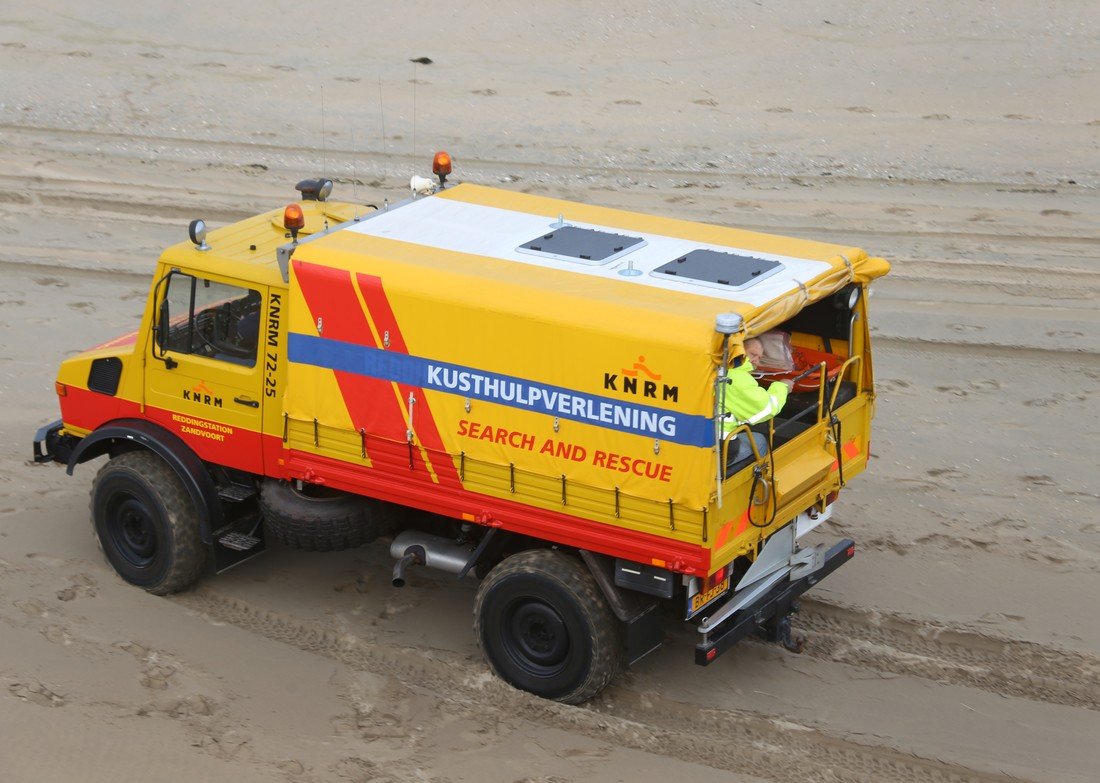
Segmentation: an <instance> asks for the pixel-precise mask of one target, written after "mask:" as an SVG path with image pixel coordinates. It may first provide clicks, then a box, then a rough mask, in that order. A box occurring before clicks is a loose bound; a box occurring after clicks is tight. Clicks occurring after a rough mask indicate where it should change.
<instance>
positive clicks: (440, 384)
mask: <svg viewBox="0 0 1100 783" xmlns="http://www.w3.org/2000/svg"><path fill="white" fill-rule="evenodd" d="M287 350H288V356H289V358H290V361H292V362H295V363H297V364H308V365H311V366H314V367H324V368H326V369H329V370H339V371H341V372H348V373H353V374H355V375H364V376H367V377H370V378H380V379H382V380H386V381H394V382H396V383H403V384H406V385H408V386H419V387H420V388H422V389H433V390H435V391H441V392H447V393H449V394H455V395H458V396H460V397H469V398H470V399H475V400H485V401H487V402H495V403H497V404H498V405H507V406H509V407H512V408H519V409H521V410H528V411H534V412H535V413H544V414H546V415H548V416H557V417H559V418H562V419H568V420H570V421H578V422H581V423H583V424H591V425H594V426H596V427H604V428H606V429H612V430H616V431H618V432H628V433H631V434H633V435H644V436H645V437H648V438H654V439H656V440H663V441H670V442H672V443H680V444H683V445H685V446H700V447H709V446H712V445H714V425H713V423H712V420H711V419H709V418H707V417H706V416H698V415H691V414H686V413H678V412H676V411H670V410H665V409H664V408H656V407H653V406H650V405H638V404H636V403H632V402H627V401H624V400H619V399H614V398H611V397H603V396H600V395H597V394H587V393H585V392H580V391H576V390H574V389H567V388H565V387H562V386H554V385H552V384H547V383H539V382H538V381H531V380H527V379H525V378H517V377H515V376H512V375H501V374H500V373H494V372H489V371H487V370H477V369H474V368H472V367H465V366H463V365H460V364H451V363H449V362H439V361H435V360H434V359H424V358H422V357H420V356H409V355H408V354H403V353H397V352H395V351H384V350H382V349H379V348H369V347H367V346H365V345H356V344H355V343H346V342H342V341H340V340H329V339H326V338H324V337H315V336H314V335H309V334H296V333H291V334H290V339H289V341H288V348H287Z"/></svg>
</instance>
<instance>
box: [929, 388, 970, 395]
mask: <svg viewBox="0 0 1100 783" xmlns="http://www.w3.org/2000/svg"><path fill="white" fill-rule="evenodd" d="M936 391H938V392H942V393H943V394H954V395H955V396H956V397H967V396H969V395H968V394H967V391H966V389H961V388H959V387H958V386H937V387H936Z"/></svg>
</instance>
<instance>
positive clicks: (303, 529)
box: [260, 479, 401, 552]
mask: <svg viewBox="0 0 1100 783" xmlns="http://www.w3.org/2000/svg"><path fill="white" fill-rule="evenodd" d="M260 512H261V513H262V514H263V516H264V522H265V523H266V524H267V529H268V531H269V532H270V533H271V535H273V536H274V537H275V538H276V539H277V540H278V541H280V542H281V543H283V544H286V545H287V546H289V547H292V548H294V549H303V550H305V551H307V552H338V551H340V550H342V549H354V548H355V547H357V546H362V545H363V544H369V543H370V542H371V541H374V539H376V538H378V537H379V536H382V535H386V534H387V533H390V532H392V531H393V530H394V529H395V528H396V527H397V526H398V523H399V521H400V518H401V508H400V507H399V506H394V505H393V504H392V503H385V502H383V501H381V500H374V499H373V498H365V497H361V496H359V495H351V494H347V493H342V492H330V493H326V494H324V495H321V496H310V495H308V494H306V493H304V492H299V491H298V490H297V489H295V488H294V486H293V485H291V484H289V483H287V482H285V481H276V480H274V479H267V480H266V481H264V482H263V484H262V485H261V487H260Z"/></svg>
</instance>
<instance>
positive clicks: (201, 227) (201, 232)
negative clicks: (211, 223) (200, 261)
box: [187, 220, 210, 250]
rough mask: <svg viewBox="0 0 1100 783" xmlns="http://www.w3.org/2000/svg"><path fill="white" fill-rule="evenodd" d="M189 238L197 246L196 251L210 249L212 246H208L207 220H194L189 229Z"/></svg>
mask: <svg viewBox="0 0 1100 783" xmlns="http://www.w3.org/2000/svg"><path fill="white" fill-rule="evenodd" d="M187 236H189V237H190V238H191V242H192V244H194V245H195V249H196V250H209V249H210V245H208V244H206V221H205V220H192V221H191V225H189V226H188V227H187Z"/></svg>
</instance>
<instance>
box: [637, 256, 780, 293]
mask: <svg viewBox="0 0 1100 783" xmlns="http://www.w3.org/2000/svg"><path fill="white" fill-rule="evenodd" d="M782 268H783V264H781V263H780V262H778V261H769V260H768V259H766V258H757V257H756V256H747V255H741V254H739V253H725V252H723V251H720V250H704V249H699V250H692V251H691V252H690V253H688V254H687V255H683V256H680V257H679V258H677V259H675V260H673V261H669V262H668V263H667V264H664V265H663V266H659V267H657V268H656V269H654V270H653V273H652V274H653V276H654V277H660V278H665V279H667V278H670V277H675V278H679V279H682V280H687V281H690V282H693V283H700V284H702V285H707V286H711V287H713V288H721V289H723V290H726V291H740V290H742V289H745V288H748V287H750V286H753V285H755V284H756V283H759V282H760V281H761V280H763V279H764V278H766V277H770V276H771V275H774V274H775V273H776V272H778V271H779V270H780V269H782Z"/></svg>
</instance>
